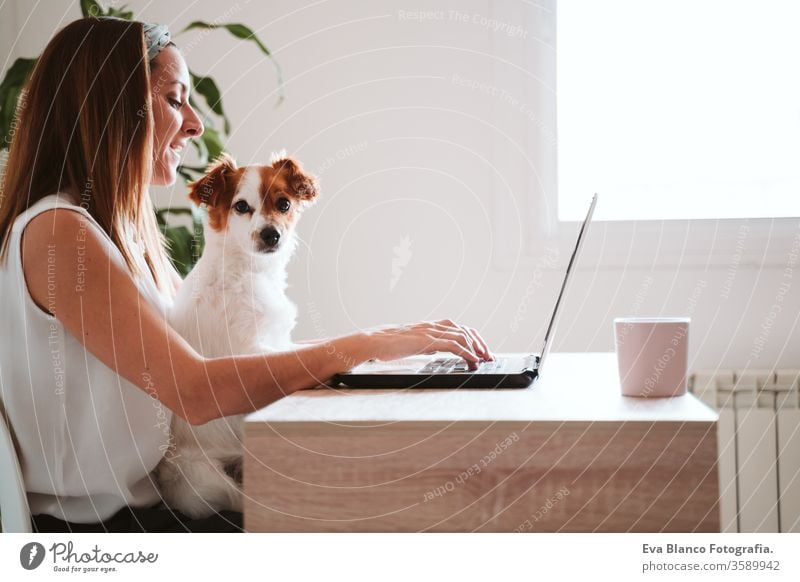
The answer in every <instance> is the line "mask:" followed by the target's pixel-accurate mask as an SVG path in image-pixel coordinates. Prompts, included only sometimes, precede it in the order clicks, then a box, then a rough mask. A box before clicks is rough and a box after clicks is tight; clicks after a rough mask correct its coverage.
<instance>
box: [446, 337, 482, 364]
mask: <svg viewBox="0 0 800 582" xmlns="http://www.w3.org/2000/svg"><path fill="white" fill-rule="evenodd" d="M436 349H437V351H442V352H450V353H451V354H455V355H457V356H461V357H462V358H464V360H465V361H466V362H467V365H468V366H469V368H470V369H471V370H474V369H475V368H477V367H478V362H479V359H478V356H477V355H475V353H474V352H473V351H472V350H469V349H467V348H465V347H464V346H463V345H461V344H460V343H459V342H457V341H455V340H448V339H440V340H436Z"/></svg>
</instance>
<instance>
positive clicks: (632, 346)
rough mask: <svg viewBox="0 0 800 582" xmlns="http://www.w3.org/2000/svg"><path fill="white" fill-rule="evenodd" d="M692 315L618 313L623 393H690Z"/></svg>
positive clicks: (677, 394) (660, 394)
mask: <svg viewBox="0 0 800 582" xmlns="http://www.w3.org/2000/svg"><path fill="white" fill-rule="evenodd" d="M689 321H690V320H689V318H688V317H618V318H616V319H615V320H614V335H615V339H616V348H617V364H618V366H619V381H620V386H621V387H622V394H623V396H640V397H645V398H647V397H650V398H656V397H663V396H679V395H681V394H685V393H686V376H687V361H688V357H689Z"/></svg>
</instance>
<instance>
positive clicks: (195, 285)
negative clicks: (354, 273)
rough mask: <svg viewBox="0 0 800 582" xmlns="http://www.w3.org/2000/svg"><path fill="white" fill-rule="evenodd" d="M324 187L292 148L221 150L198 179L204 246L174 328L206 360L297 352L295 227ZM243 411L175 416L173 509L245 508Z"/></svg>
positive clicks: (169, 488)
mask: <svg viewBox="0 0 800 582" xmlns="http://www.w3.org/2000/svg"><path fill="white" fill-rule="evenodd" d="M317 194H318V186H317V181H316V179H315V178H314V176H311V175H310V174H308V173H306V172H305V171H303V169H302V167H301V166H300V164H299V163H298V162H297V161H296V160H294V159H292V158H288V157H286V155H285V154H284V153H281V154H277V155H273V157H272V160H271V163H270V164H269V165H266V166H245V167H241V168H239V167H237V166H236V163H235V162H234V161H233V159H232V158H231V157H230V156H228V155H227V154H223V155H222V156H220V158H218V160H217V161H216V162H215V163H213V164H212V165H211V166H209V168H208V171H207V173H206V175H205V176H204V177H203V178H201V179H200V180H198V181H197V182H194V183H193V184H191V192H190V194H189V198H190V199H191V200H192V201H193V202H194V203H195V204H198V205H201V204H202V205H205V207H206V208H207V211H208V223H207V224H206V225H205V228H204V234H205V249H204V251H203V255H202V256H201V257H200V260H199V261H198V262H197V264H196V265H195V267H194V269H192V271H191V273H189V275H188V277H187V278H186V280H185V281H184V282H183V284H182V286H181V288H180V290H179V292H178V295H177V297H176V299H175V302H174V305H173V307H172V310H171V313H170V316H169V321H170V324H171V325H172V326H173V328H174V329H175V330H176V331H177V332H178V333H179V334H181V335H182V336H183V337H184V338H185V339H186V340H187V341H188V342H189V344H191V345H192V347H193V348H194V349H196V350H197V351H198V353H200V354H202V355H203V356H206V357H224V356H232V355H244V354H255V353H265V352H274V351H285V350H290V349H292V347H293V344H292V339H291V333H292V329H293V328H294V326H295V319H296V317H297V308H296V307H295V305H294V304H293V303H292V302H291V301H290V300H289V298H288V297H287V296H286V267H287V264H288V262H289V260H290V259H291V256H292V254H293V252H294V250H295V248H296V246H297V236H296V233H295V226H296V225H297V221H298V219H299V218H300V215H301V214H302V212H303V210H304V209H305V208H306V207H308V206H309V205H310V204H312V203H313V202H314V200H315V199H316V197H317ZM241 421H242V417H241V416H240V415H239V416H228V417H222V418H218V419H216V420H213V421H211V422H208V423H206V424H204V425H201V426H192V425H190V424H189V423H187V422H186V421H184V420H183V419H182V418H180V417H179V416H178V415H173V420H172V439H171V443H170V451H169V452H168V454H167V455H165V457H164V459H163V460H162V461H161V463H160V464H159V465H158V467H157V468H156V478H157V481H158V483H159V488H160V491H161V495H162V498H163V500H164V502H165V503H166V505H167V506H169V507H170V508H172V509H176V510H178V511H180V512H181V513H184V514H185V515H187V516H189V517H192V518H202V517H206V516H209V515H211V514H213V513H215V512H218V511H222V510H226V509H232V510H235V511H242V493H241V474H242V453H243V452H242V432H241V431H242V429H241Z"/></svg>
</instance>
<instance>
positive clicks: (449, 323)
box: [437, 319, 495, 360]
mask: <svg viewBox="0 0 800 582" xmlns="http://www.w3.org/2000/svg"><path fill="white" fill-rule="evenodd" d="M437 325H438V326H440V327H442V328H444V329H449V330H455V331H458V332H459V333H461V334H463V335H464V337H466V338H467V341H469V342H470V344H471V345H472V348H473V350H474V351H475V353H477V354H478V355H479V356H480V357H481V358H483V359H484V360H494V359H495V358H494V356H493V355H492V353H491V352H490V351H489V346H487V345H486V342H485V341H484V340H483V338H482V337H481V335H480V334H479V333H478V331H477V330H476V329H474V328H472V327H467V326H466V325H458V324H457V323H455V322H454V321H453V320H451V319H443V320H441V321H438V322H437Z"/></svg>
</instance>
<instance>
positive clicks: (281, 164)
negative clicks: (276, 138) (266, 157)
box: [272, 152, 319, 204]
mask: <svg viewBox="0 0 800 582" xmlns="http://www.w3.org/2000/svg"><path fill="white" fill-rule="evenodd" d="M272 168H273V169H275V170H278V171H280V172H281V173H282V174H283V175H284V177H285V178H286V182H287V184H288V185H289V188H291V189H292V191H293V192H294V194H295V195H296V196H297V197H298V198H300V199H301V200H303V201H304V202H306V203H307V204H310V203H311V202H313V201H314V200H315V199H316V197H317V196H318V195H319V184H318V183H317V179H316V177H314V176H313V175H311V174H309V173H307V172H306V171H305V170H303V168H302V167H301V166H300V164H299V163H298V162H297V160H295V159H293V158H289V157H286V154H285V152H281V154H280V155H279V156H275V157H273V159H272Z"/></svg>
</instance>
